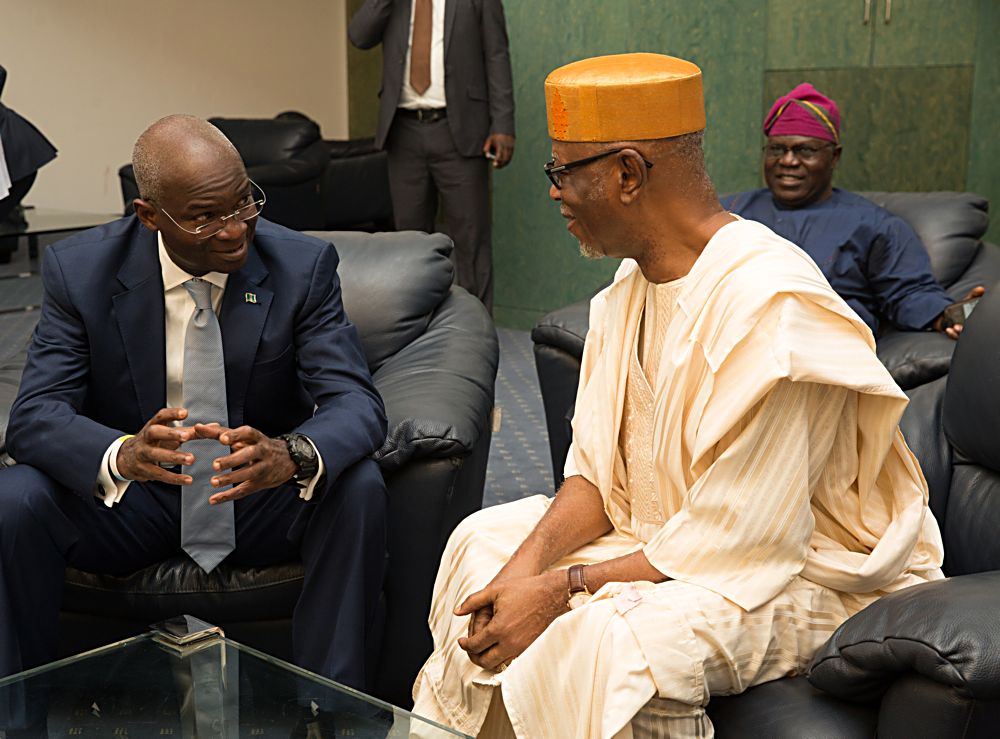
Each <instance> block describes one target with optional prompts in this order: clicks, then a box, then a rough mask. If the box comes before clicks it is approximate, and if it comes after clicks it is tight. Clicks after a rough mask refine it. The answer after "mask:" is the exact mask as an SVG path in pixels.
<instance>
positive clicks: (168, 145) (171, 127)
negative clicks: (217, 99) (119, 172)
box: [132, 114, 242, 201]
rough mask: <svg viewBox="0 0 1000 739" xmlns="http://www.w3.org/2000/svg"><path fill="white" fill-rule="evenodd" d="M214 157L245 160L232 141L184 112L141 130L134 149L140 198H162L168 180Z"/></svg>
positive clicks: (136, 179) (221, 160) (182, 174)
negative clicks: (241, 157)
mask: <svg viewBox="0 0 1000 739" xmlns="http://www.w3.org/2000/svg"><path fill="white" fill-rule="evenodd" d="M213 160H214V161H218V162H227V161H233V160H235V161H237V162H241V161H242V160H241V159H240V155H239V152H238V151H236V147H234V146H233V144H232V142H230V141H229V139H227V138H226V136H225V134H223V133H222V131H220V130H219V129H218V128H216V127H215V126H213V125H212V124H211V123H209V122H208V121H206V120H204V119H202V118H198V117H197V116H193V115H185V114H175V115H168V116H166V117H165V118H161V119H160V120H158V121H156V123H154V124H153V125H151V126H150V127H149V128H147V129H146V130H145V131H143V132H142V134H141V135H140V136H139V138H138V139H137V140H136V142H135V148H134V149H133V150H132V169H133V170H134V171H135V181H136V184H137V185H138V186H139V194H140V197H141V198H143V199H144V200H153V201H159V200H162V198H163V194H164V188H165V187H167V186H168V185H169V183H171V182H173V181H176V180H177V178H179V177H184V176H188V175H190V174H191V169H192V167H197V166H204V164H205V163H207V162H212V161H213Z"/></svg>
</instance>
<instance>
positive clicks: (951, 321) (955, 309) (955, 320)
mask: <svg viewBox="0 0 1000 739" xmlns="http://www.w3.org/2000/svg"><path fill="white" fill-rule="evenodd" d="M981 298H982V296H981V295H980V296H976V297H974V298H966V299H965V300H960V301H958V302H957V303H952V304H951V305H949V306H948V307H947V308H945V309H944V311H942V313H941V330H942V331H943V330H944V329H946V328H951V327H952V326H960V325H962V324H964V323H965V321H966V319H967V318H968V317H969V316H971V315H972V310H973V309H974V308H975V307H976V303H978V302H979V301H980V299H981Z"/></svg>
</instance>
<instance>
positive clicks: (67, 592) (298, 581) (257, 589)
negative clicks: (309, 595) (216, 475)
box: [62, 555, 303, 623]
mask: <svg viewBox="0 0 1000 739" xmlns="http://www.w3.org/2000/svg"><path fill="white" fill-rule="evenodd" d="M302 572H303V570H302V565H301V564H300V563H298V562H294V563H287V564H280V565H272V566H270V567H254V568H248V567H245V566H240V565H231V564H228V563H226V562H223V563H222V564H220V565H219V566H218V567H216V568H215V569H214V570H213V571H212V572H210V573H207V574H206V573H205V572H204V571H203V570H202V569H201V568H200V567H198V565H196V564H195V563H194V562H193V561H192V560H191V559H190V558H189V557H187V556H185V555H181V556H177V557H173V558H172V559H168V560H166V561H164V562H160V563H158V564H155V565H151V566H149V567H147V568H145V569H142V570H139V571H138V572H134V573H132V574H131V575H126V576H124V577H114V576H112V575H94V574H92V573H89V572H82V571H80V570H76V569H73V568H67V570H66V579H65V587H64V590H63V605H62V608H63V610H64V611H71V612H79V613H88V614H92V615H95V616H106V617H108V618H119V617H120V616H121V614H123V613H127V614H129V617H130V618H134V619H140V620H145V621H146V622H148V623H153V622H154V621H158V620H160V619H163V618H167V617H169V616H176V615H177V614H180V613H190V614H193V615H196V616H198V617H199V618H201V619H203V620H205V621H208V622H209V623H224V622H231V621H245V620H247V619H248V618H250V619H252V620H255V621H266V620H271V619H284V618H287V617H288V614H289V613H291V612H292V610H293V609H294V608H295V602H296V601H297V600H298V597H299V592H300V591H301V589H302ZM98 594H99V595H100V597H95V595H98Z"/></svg>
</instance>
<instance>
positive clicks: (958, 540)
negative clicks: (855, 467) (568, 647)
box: [708, 291, 1000, 739]
mask: <svg viewBox="0 0 1000 739" xmlns="http://www.w3.org/2000/svg"><path fill="white" fill-rule="evenodd" d="M998 335H1000V294H998V293H997V292H996V291H993V292H992V293H990V294H987V296H986V297H985V298H984V299H983V301H982V302H981V303H980V304H979V306H978V307H977V308H976V311H975V313H973V315H972V316H971V317H970V318H969V321H968V323H967V324H966V326H965V331H964V332H963V333H962V338H961V339H960V340H959V342H958V344H957V346H956V347H955V352H954V357H953V358H952V361H951V369H950V371H949V373H948V375H947V376H945V377H942V378H940V379H938V380H935V381H933V382H930V383H927V384H924V385H921V386H920V387H918V388H915V389H913V390H911V391H910V392H909V395H910V399H911V402H910V405H909V407H908V408H907V409H906V413H905V414H904V416H903V421H902V423H901V426H902V429H903V434H904V435H905V436H906V439H907V442H908V443H909V445H910V447H911V448H912V450H913V452H914V453H915V454H916V455H917V458H918V459H919V460H920V463H921V466H922V468H923V470H924V474H925V476H926V477H927V483H928V486H929V488H930V504H931V509H932V510H933V512H934V516H935V517H936V518H937V520H938V522H939V524H940V525H941V530H942V533H943V535H944V544H945V562H944V570H945V574H947V575H948V576H949V577H948V579H946V580H942V581H938V582H933V583H928V584H926V585H917V586H915V587H912V588H907V589H905V590H901V591H899V592H896V593H893V594H891V595H887V596H885V597H884V598H882V599H880V600H878V601H876V602H875V603H873V604H872V605H870V606H869V607H868V608H865V609H864V610H862V611H861V612H860V613H857V614H855V615H854V616H853V617H852V618H850V619H848V620H847V621H846V622H845V623H844V624H843V625H842V626H841V627H840V628H839V629H838V630H837V631H836V632H834V634H833V636H832V637H831V638H830V639H829V641H828V642H827V643H826V644H825V645H824V646H823V647H822V648H821V649H820V651H819V653H818V654H816V656H815V658H814V660H813V662H812V665H811V667H810V671H809V675H808V679H807V678H805V677H797V678H790V679H785V680H777V681H775V682H773V683H766V684H764V685H760V686H758V687H755V688H751V689H750V690H748V691H747V692H746V693H743V694H742V695H738V696H732V697H727V698H717V699H714V700H712V701H711V702H710V703H709V707H708V713H709V715H710V716H711V717H712V720H713V722H714V723H715V726H716V730H717V733H718V735H719V736H720V737H726V736H738V737H747V738H748V739H753V738H755V737H760V738H761V739H763V737H768V739H784V738H786V737H787V738H788V739H791V738H792V737H794V738H795V739H802V738H803V737H830V736H835V737H844V738H845V739H852V738H853V737H871V736H875V735H876V734H877V735H878V736H879V737H907V738H908V737H935V738H938V737H940V738H942V739H950V738H951V737H963V738H965V737H993V736H996V735H997V726H1000V627H998V623H1000V621H998V618H997V615H998V614H1000V537H998V536H997V531H1000V446H998V445H997V442H996V439H997V429H1000V393H998V392H997V387H998V384H1000V342H997V338H996V337H997V336H998ZM820 689H821V690H820ZM821 691H822V692H821Z"/></svg>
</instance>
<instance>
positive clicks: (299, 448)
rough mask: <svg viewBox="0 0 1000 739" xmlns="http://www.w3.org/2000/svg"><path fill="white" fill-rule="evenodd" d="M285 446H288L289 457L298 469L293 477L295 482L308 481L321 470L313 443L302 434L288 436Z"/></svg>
mask: <svg viewBox="0 0 1000 739" xmlns="http://www.w3.org/2000/svg"><path fill="white" fill-rule="evenodd" d="M285 444H286V445H287V446H288V456H289V457H290V458H291V460H292V462H293V463H294V464H295V466H296V467H298V470H297V471H296V473H295V474H294V475H293V478H294V479H295V480H308V479H309V478H310V477H312V476H313V475H315V474H316V470H317V469H319V461H318V460H317V458H316V450H315V449H313V445H312V443H311V442H310V441H309V439H307V438H306V437H305V436H303V435H302V434H288V435H287V436H286V437H285Z"/></svg>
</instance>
